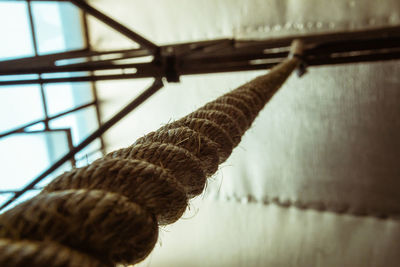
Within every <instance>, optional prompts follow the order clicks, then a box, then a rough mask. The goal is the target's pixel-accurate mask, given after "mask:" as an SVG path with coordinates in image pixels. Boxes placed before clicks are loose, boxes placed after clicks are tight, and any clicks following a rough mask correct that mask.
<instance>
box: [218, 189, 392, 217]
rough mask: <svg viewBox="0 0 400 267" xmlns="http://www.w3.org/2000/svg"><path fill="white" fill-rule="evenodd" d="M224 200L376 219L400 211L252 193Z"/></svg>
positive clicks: (390, 215) (228, 197)
mask: <svg viewBox="0 0 400 267" xmlns="http://www.w3.org/2000/svg"><path fill="white" fill-rule="evenodd" d="M225 200H226V201H236V202H240V203H244V204H245V203H259V204H260V203H261V204H263V205H271V204H272V205H276V206H279V207H280V208H295V209H298V210H302V211H305V210H314V211H319V212H326V213H334V214H336V215H350V216H354V217H358V218H374V219H378V220H393V221H400V213H387V212H379V211H376V212H366V211H362V210H356V209H353V208H352V207H351V205H350V204H349V203H343V204H340V205H338V207H333V206H331V205H329V204H327V203H324V202H322V201H314V202H313V201H307V202H304V201H301V200H296V201H292V200H283V199H281V198H279V197H264V199H262V200H260V199H257V198H255V197H254V196H252V195H248V196H247V197H238V196H227V197H225Z"/></svg>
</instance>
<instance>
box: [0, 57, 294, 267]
mask: <svg viewBox="0 0 400 267" xmlns="http://www.w3.org/2000/svg"><path fill="white" fill-rule="evenodd" d="M297 64H298V59H297V58H291V59H287V60H285V61H284V62H283V63H281V64H279V65H278V66H276V67H275V68H273V69H272V70H271V71H270V72H269V73H268V74H266V75H263V76H260V77H258V78H256V79H254V80H253V81H251V82H249V83H247V84H245V85H243V86H241V87H239V88H237V89H236V90H233V91H231V92H229V93H227V94H225V95H223V96H221V97H219V98H218V99H216V100H215V101H213V102H211V103H208V104H206V105H205V106H203V107H202V108H200V109H198V110H197V111H195V112H193V113H191V114H189V115H188V116H186V117H184V118H182V119H180V120H178V121H175V122H173V123H170V124H167V125H165V126H163V127H161V128H160V129H159V130H157V131H155V132H152V133H150V134H148V135H146V136H144V137H142V138H140V139H138V140H137V141H136V142H135V143H134V144H133V145H131V146H129V147H127V148H124V149H120V150H117V151H114V152H112V153H110V154H108V155H106V156H105V157H103V158H101V159H98V160H96V161H95V162H93V163H92V164H90V165H89V166H87V167H83V168H78V169H73V170H71V171H69V172H66V173H64V174H62V175H60V176H58V177H57V178H56V179H55V180H54V181H53V182H51V183H50V184H49V185H48V186H47V187H46V188H45V189H44V190H43V191H42V192H41V193H40V194H39V195H38V196H36V197H34V198H32V199H31V200H29V201H26V202H24V203H22V204H20V205H18V206H16V207H15V208H13V209H11V210H9V211H7V212H5V213H3V214H1V215H0V266H10V267H16V266H33V267H35V266H36V267H38V266H57V267H58V266H60V267H71V266H80V267H82V266H83V267H85V266H88V267H89V266H90V267H92V266H93V267H97V266H99V267H100V266H114V265H115V264H117V263H122V264H132V263H137V262H139V261H141V260H143V259H144V258H145V257H146V256H147V255H148V254H149V253H150V252H151V250H152V249H153V247H154V245H155V244H156V241H157V238H158V225H160V224H169V223H173V222H175V221H176V220H178V219H179V218H180V217H181V215H182V214H183V212H184V211H185V209H186V207H187V204H188V199H189V198H191V197H194V196H196V195H198V194H200V193H201V192H202V191H203V189H204V187H205V184H206V178H207V177H209V176H211V175H213V174H214V173H215V172H216V171H217V168H218V164H219V163H222V162H224V161H225V160H226V159H227V158H228V157H229V155H230V154H231V152H232V149H233V148H234V147H235V146H236V145H237V144H238V143H239V142H240V139H241V137H242V136H243V134H244V133H245V131H246V130H247V129H248V128H249V127H250V125H251V123H252V121H253V120H254V119H255V118H256V116H257V114H258V113H259V111H260V110H261V109H262V108H263V107H264V105H265V104H266V103H267V102H268V100H269V99H270V98H271V97H272V96H273V94H274V93H275V92H276V91H277V90H278V89H279V87H280V86H281V85H282V83H283V82H284V81H285V80H286V79H287V77H288V76H289V75H290V73H291V72H292V71H293V69H294V68H295V67H296V66H297Z"/></svg>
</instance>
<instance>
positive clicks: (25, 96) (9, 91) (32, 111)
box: [0, 42, 44, 132]
mask: <svg viewBox="0 0 400 267" xmlns="http://www.w3.org/2000/svg"><path fill="white" fill-rule="evenodd" d="M0 43H1V42H0ZM43 116H44V114H43V106H42V99H41V95H40V88H39V86H38V85H24V86H6V87H4V86H3V87H0V132H4V131H6V130H9V129H13V128H16V127H18V126H21V125H22V124H25V123H29V122H31V121H34V120H40V119H43Z"/></svg>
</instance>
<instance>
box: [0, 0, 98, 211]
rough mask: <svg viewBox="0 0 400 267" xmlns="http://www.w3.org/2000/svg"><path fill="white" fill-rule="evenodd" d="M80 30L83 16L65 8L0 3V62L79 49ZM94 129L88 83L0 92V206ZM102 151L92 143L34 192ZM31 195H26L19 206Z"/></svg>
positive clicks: (85, 43) (82, 44)
mask: <svg viewBox="0 0 400 267" xmlns="http://www.w3.org/2000/svg"><path fill="white" fill-rule="evenodd" d="M86 30H87V29H86V28H85V23H84V14H82V12H81V11H80V10H79V9H78V8H76V7H75V6H74V5H72V4H70V3H68V2H50V1H49V2H43V1H38V2H27V1H0V35H1V36H3V40H2V42H0V60H1V61H4V60H10V59H17V58H22V57H32V56H37V55H45V54H49V53H58V52H65V51H70V50H78V49H85V48H87V47H88V45H89V44H88V40H87V39H86V37H85V36H86ZM35 75H36V77H37V74H34V76H35ZM65 75H68V73H67V74H65ZM43 77H45V75H43ZM0 79H2V80H6V79H7V77H6V76H0ZM98 126H99V112H98V104H97V97H96V91H95V88H94V85H93V84H91V83H86V82H84V83H57V84H29V85H13V86H1V87H0V136H1V138H0V162H1V168H0V176H1V177H2V178H1V182H0V193H1V194H0V205H1V204H2V203H4V202H5V201H6V200H8V199H9V198H10V197H12V196H13V192H15V191H18V190H20V189H21V188H22V187H23V186H24V185H26V184H27V183H29V182H30V181H31V180H32V179H33V178H35V177H36V176H38V175H39V174H40V173H42V172H43V171H44V170H45V169H47V168H48V167H49V166H51V165H52V164H53V163H54V162H55V161H57V160H58V159H60V158H61V157H62V156H64V155H65V154H66V153H67V152H68V151H69V150H70V149H71V148H73V147H74V146H76V145H77V144H79V143H80V142H81V141H82V140H83V139H84V138H86V137H87V136H88V135H89V134H90V133H91V132H93V131H94V130H95V129H96V128H97V127H98ZM102 149H103V145H102V140H101V139H99V140H95V141H94V142H92V144H91V145H89V146H88V147H86V149H84V150H83V151H81V152H80V153H78V154H77V155H76V156H75V158H74V159H73V160H71V161H69V162H67V163H66V164H64V165H63V166H62V167H60V168H59V169H58V170H57V171H56V172H54V173H53V174H52V175H50V176H48V177H46V179H45V180H43V181H42V182H41V183H39V184H38V185H37V188H36V189H40V188H41V187H43V186H45V184H46V183H48V181H50V180H51V179H52V178H54V176H55V175H57V174H59V173H61V172H63V171H65V170H66V169H69V168H71V167H72V166H82V165H86V164H87V163H90V162H91V161H93V160H94V159H96V158H98V157H100V156H101V154H102V152H101V151H102ZM37 192H38V190H31V191H30V192H28V193H27V194H25V195H24V196H23V197H22V198H21V199H19V202H20V201H22V200H23V199H26V198H29V197H31V196H32V195H34V194H37ZM15 204H16V203H14V205H15Z"/></svg>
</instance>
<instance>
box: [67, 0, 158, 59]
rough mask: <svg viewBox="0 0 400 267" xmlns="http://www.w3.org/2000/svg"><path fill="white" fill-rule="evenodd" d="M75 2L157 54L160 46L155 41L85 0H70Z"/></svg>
mask: <svg viewBox="0 0 400 267" xmlns="http://www.w3.org/2000/svg"><path fill="white" fill-rule="evenodd" d="M70 1H71V2H72V3H73V4H75V5H76V6H78V7H80V8H81V9H82V10H84V11H85V12H87V13H88V14H90V15H92V16H93V17H95V18H97V19H98V20H100V21H102V22H103V23H105V24H106V25H108V26H110V27H111V28H113V29H114V30H116V31H118V32H119V33H121V34H123V35H124V36H126V37H127V38H129V39H131V40H132V41H134V42H136V43H138V44H139V45H141V46H143V47H144V48H146V49H148V50H149V51H151V52H152V53H153V54H156V53H157V52H158V51H159V47H158V46H157V45H155V44H154V43H152V42H150V41H149V40H147V39H145V38H144V37H142V36H140V35H139V34H137V33H135V32H133V31H132V30H130V29H129V28H127V27H125V26H124V25H122V24H121V23H119V22H117V21H115V20H113V19H112V18H110V17H109V16H107V15H105V14H104V13H102V12H100V11H99V10H97V9H95V8H94V7H92V6H90V5H89V4H88V3H86V2H85V1H83V0H70Z"/></svg>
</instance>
